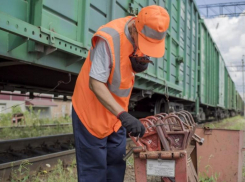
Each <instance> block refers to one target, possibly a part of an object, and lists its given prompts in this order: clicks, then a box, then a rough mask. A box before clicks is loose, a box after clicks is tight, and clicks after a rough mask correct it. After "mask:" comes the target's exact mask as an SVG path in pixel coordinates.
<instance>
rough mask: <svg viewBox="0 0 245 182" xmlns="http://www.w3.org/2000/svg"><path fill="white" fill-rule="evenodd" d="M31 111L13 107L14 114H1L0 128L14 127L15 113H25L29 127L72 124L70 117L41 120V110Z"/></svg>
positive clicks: (30, 108) (31, 109)
mask: <svg viewBox="0 0 245 182" xmlns="http://www.w3.org/2000/svg"><path fill="white" fill-rule="evenodd" d="M28 110H29V111H25V112H22V111H21V108H20V107H19V106H17V107H12V112H9V113H6V114H0V127H2V126H11V125H12V115H13V114H15V113H23V114H24V116H25V121H26V125H27V126H33V125H35V126H38V125H44V124H59V123H71V118H70V117H69V116H65V117H60V118H55V119H54V118H40V112H41V110H38V112H34V111H33V108H32V107H29V108H28Z"/></svg>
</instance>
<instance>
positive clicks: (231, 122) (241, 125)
mask: <svg viewBox="0 0 245 182" xmlns="http://www.w3.org/2000/svg"><path fill="white" fill-rule="evenodd" d="M204 126H205V127H209V128H211V129H230V130H244V129H245V119H244V117H243V116H235V117H232V118H227V119H224V120H221V121H217V122H214V123H206V124H205V125H204Z"/></svg>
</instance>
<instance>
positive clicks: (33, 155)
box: [0, 133, 130, 181]
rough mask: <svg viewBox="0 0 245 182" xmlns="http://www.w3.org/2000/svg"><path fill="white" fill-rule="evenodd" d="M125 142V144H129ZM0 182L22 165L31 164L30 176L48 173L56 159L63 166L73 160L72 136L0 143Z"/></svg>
mask: <svg viewBox="0 0 245 182" xmlns="http://www.w3.org/2000/svg"><path fill="white" fill-rule="evenodd" d="M129 140H130V139H128V140H127V143H129ZM0 146H1V148H0V181H8V180H10V179H11V172H12V171H16V170H18V168H19V167H20V165H22V164H23V163H27V161H28V163H31V164H32V165H31V167H30V171H29V173H30V174H35V173H37V172H39V171H50V170H52V169H53V168H54V167H55V165H56V164H57V161H58V159H60V160H61V161H62V162H63V165H64V166H68V165H70V164H72V161H73V160H74V158H75V145H74V138H73V134H72V133H70V134H63V135H53V136H45V137H35V138H25V139H17V140H6V141H0Z"/></svg>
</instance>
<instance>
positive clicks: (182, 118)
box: [129, 111, 204, 182]
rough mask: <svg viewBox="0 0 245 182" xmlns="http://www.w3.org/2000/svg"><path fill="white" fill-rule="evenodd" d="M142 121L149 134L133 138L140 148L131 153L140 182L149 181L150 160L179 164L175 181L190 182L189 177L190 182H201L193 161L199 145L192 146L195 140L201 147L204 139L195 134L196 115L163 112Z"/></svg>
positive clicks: (166, 180)
mask: <svg viewBox="0 0 245 182" xmlns="http://www.w3.org/2000/svg"><path fill="white" fill-rule="evenodd" d="M140 121H141V123H142V124H143V125H144V127H145V130H146V132H145V135H144V136H143V137H142V138H136V137H130V138H131V139H132V141H133V142H134V143H135V145H136V146H137V148H133V149H132V150H131V151H130V152H131V153H134V165H135V179H136V181H140V182H146V180H147V178H146V177H147V175H146V161H147V159H151V160H152V159H155V160H160V159H161V160H174V161H175V178H174V180H175V181H181V182H187V178H188V179H189V181H190V182H197V181H198V180H197V175H196V174H197V173H196V169H195V167H194V165H193V162H192V161H191V159H190V153H191V152H192V151H193V150H194V147H195V146H191V145H190V143H191V141H192V140H193V141H195V142H197V143H199V144H200V145H201V144H203V142H204V139H203V138H201V137H200V136H198V135H197V134H196V133H195V130H196V123H195V122H194V119H193V117H192V115H191V114H190V113H189V112H187V111H180V112H177V113H170V114H165V113H161V114H157V115H155V116H149V117H147V118H143V119H140ZM143 148H144V150H143ZM187 151H188V152H187ZM129 155H130V153H129ZM187 159H188V161H187ZM162 180H163V181H165V182H169V181H172V180H173V179H172V178H169V177H164V176H163V177H162Z"/></svg>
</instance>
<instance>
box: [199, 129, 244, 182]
mask: <svg viewBox="0 0 245 182" xmlns="http://www.w3.org/2000/svg"><path fill="white" fill-rule="evenodd" d="M206 130H207V129H206ZM211 131H212V134H211V135H210V134H208V135H207V134H206V133H205V129H200V128H198V129H197V130H196V133H197V134H198V135H199V136H200V137H203V138H204V140H205V142H204V143H203V145H196V153H197V159H198V162H197V169H198V174H200V175H202V174H205V173H206V174H207V176H209V177H211V176H212V175H214V174H217V175H219V178H218V180H219V181H239V182H240V181H242V166H243V165H242V163H243V152H242V150H243V140H244V131H238V130H223V129H222V130H221V129H212V130H211ZM206 166H210V170H209V172H207V170H206V169H207V167H206ZM211 168H212V169H213V170H212V171H213V172H211Z"/></svg>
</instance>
